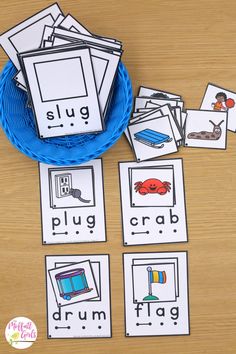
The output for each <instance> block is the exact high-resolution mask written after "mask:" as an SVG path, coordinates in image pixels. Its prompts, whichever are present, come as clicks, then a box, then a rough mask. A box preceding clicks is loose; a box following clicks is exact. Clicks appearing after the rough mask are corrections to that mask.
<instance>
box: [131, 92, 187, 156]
mask: <svg viewBox="0 0 236 354" xmlns="http://www.w3.org/2000/svg"><path fill="white" fill-rule="evenodd" d="M185 118H186V114H185V112H184V102H183V101H182V99H181V96H178V95H175V94H173V93H169V92H165V91H161V90H156V89H155V90H154V89H150V88H147V87H143V86H141V87H140V88H139V93H138V96H137V97H136V98H135V101H134V111H133V114H132V116H131V118H130V122H129V126H128V128H127V130H126V131H125V135H126V137H127V139H128V141H129V143H130V145H131V147H132V149H133V151H134V154H135V156H136V160H137V162H139V161H144V160H150V159H153V158H156V157H159V156H164V155H168V154H171V153H175V152H177V151H178V148H179V146H180V145H181V144H182V142H183V126H184V121H185Z"/></svg>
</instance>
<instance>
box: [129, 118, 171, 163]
mask: <svg viewBox="0 0 236 354" xmlns="http://www.w3.org/2000/svg"><path fill="white" fill-rule="evenodd" d="M128 132H129V134H130V139H131V142H132V146H133V150H134V153H135V156H136V159H137V161H138V162H139V161H144V160H150V159H153V158H156V157H159V156H163V155H168V154H171V153H174V152H177V151H178V149H177V145H176V141H175V138H174V133H173V130H172V127H171V123H170V119H169V116H162V117H160V118H154V119H150V120H147V121H144V122H140V123H139V122H137V123H135V124H132V125H130V126H129V127H128Z"/></svg>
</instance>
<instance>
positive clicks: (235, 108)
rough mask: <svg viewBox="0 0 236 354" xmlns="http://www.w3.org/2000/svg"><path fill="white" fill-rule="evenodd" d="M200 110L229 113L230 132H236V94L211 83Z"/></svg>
mask: <svg viewBox="0 0 236 354" xmlns="http://www.w3.org/2000/svg"><path fill="white" fill-rule="evenodd" d="M200 109H203V110H213V111H215V112H228V130H231V131H233V132H236V92H233V91H230V90H227V89H224V88H222V87H219V86H217V85H214V84H211V83H209V84H208V86H207V88H206V91H205V94H204V97H203V100H202V103H201V108H200Z"/></svg>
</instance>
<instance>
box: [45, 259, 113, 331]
mask: <svg viewBox="0 0 236 354" xmlns="http://www.w3.org/2000/svg"><path fill="white" fill-rule="evenodd" d="M45 261H46V264H45V267H46V286H47V323H48V338H99V337H101V338H102V337H111V308H110V306H111V305H110V269H109V268H110V266H109V255H95V254H94V255H69V256H68V255H67V256H63V255H62V256H59V255H58V256H46V259H45Z"/></svg>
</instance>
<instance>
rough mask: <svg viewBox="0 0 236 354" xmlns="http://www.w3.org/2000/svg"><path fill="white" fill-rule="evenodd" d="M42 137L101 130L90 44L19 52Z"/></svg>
mask: <svg viewBox="0 0 236 354" xmlns="http://www.w3.org/2000/svg"><path fill="white" fill-rule="evenodd" d="M21 64H22V70H23V72H24V74H25V77H26V81H27V90H28V91H29V92H30V96H31V100H32V107H33V111H34V115H35V118H36V123H37V127H38V131H39V136H40V137H41V138H49V137H56V136H65V135H72V134H81V133H92V132H100V131H102V130H103V119H102V115H101V111H100V106H99V101H98V93H97V88H96V84H95V78H94V72H93V66H92V62H91V56H90V51H89V48H85V47H78V48H76V47H75V48H70V49H68V50H64V51H62V52H57V51H52V52H50V48H49V49H48V50H47V51H46V50H45V53H41V54H40V53H38V54H37V55H35V53H31V54H30V53H26V54H25V55H21Z"/></svg>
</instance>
